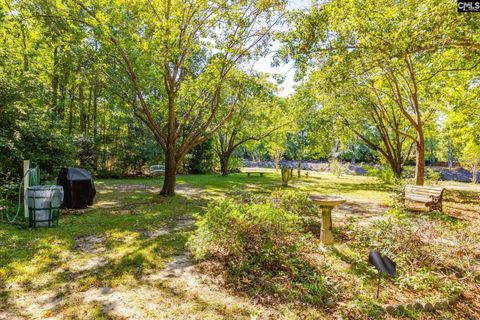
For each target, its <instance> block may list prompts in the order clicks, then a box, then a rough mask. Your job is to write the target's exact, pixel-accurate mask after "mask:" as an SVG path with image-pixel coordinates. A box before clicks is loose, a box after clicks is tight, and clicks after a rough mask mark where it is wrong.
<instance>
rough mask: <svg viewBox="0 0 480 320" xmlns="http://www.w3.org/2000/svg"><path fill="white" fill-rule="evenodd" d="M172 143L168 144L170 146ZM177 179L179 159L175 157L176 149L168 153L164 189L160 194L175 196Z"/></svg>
mask: <svg viewBox="0 0 480 320" xmlns="http://www.w3.org/2000/svg"><path fill="white" fill-rule="evenodd" d="M169 147H171V146H170V145H169V146H167V150H168V148H169ZM176 179H177V159H176V158H175V151H174V150H169V151H167V153H166V158H165V177H164V179H163V186H162V191H160V195H162V196H166V197H168V196H173V195H175V183H176Z"/></svg>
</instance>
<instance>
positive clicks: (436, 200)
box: [403, 184, 445, 211]
mask: <svg viewBox="0 0 480 320" xmlns="http://www.w3.org/2000/svg"><path fill="white" fill-rule="evenodd" d="M444 191H445V188H442V187H423V186H413V185H408V184H407V185H406V186H405V188H404V189H403V197H404V200H408V201H413V202H420V203H424V204H425V207H427V208H429V210H430V211H433V210H438V211H442V210H443V208H442V201H443V192H444Z"/></svg>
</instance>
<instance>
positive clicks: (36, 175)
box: [2, 167, 40, 223]
mask: <svg viewBox="0 0 480 320" xmlns="http://www.w3.org/2000/svg"><path fill="white" fill-rule="evenodd" d="M27 176H28V185H29V186H38V185H39V184H40V169H39V168H38V167H35V168H31V169H28V170H27V172H25V174H24V175H23V177H22V180H21V181H20V186H19V187H18V204H17V210H16V212H15V215H14V216H13V218H12V217H11V216H10V213H9V212H8V206H7V203H8V193H7V195H6V196H5V200H4V203H5V206H4V208H3V210H2V213H3V214H5V216H6V217H7V220H8V222H10V223H14V222H15V220H17V218H18V214H19V213H20V211H22V207H23V206H22V192H23V183H24V181H25V178H26V177H27Z"/></svg>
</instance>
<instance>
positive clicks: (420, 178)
mask: <svg viewBox="0 0 480 320" xmlns="http://www.w3.org/2000/svg"><path fill="white" fill-rule="evenodd" d="M416 146H417V154H416V162H415V184H416V185H417V186H423V184H424V182H425V139H424V137H423V134H422V133H421V132H419V133H418V135H417V142H416Z"/></svg>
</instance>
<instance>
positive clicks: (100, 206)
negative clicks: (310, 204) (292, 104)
mask: <svg viewBox="0 0 480 320" xmlns="http://www.w3.org/2000/svg"><path fill="white" fill-rule="evenodd" d="M159 185H160V181H158V180H157V179H135V180H107V181H98V182H97V189H98V196H97V199H96V203H95V205H94V206H93V208H89V209H87V210H82V211H75V212H66V213H65V214H63V216H62V218H61V221H60V227H59V228H56V229H37V230H22V229H18V228H17V227H14V226H10V225H6V224H0V319H49V318H50V319H64V318H67V319H111V318H113V319H122V318H125V319H231V318H246V319H250V318H259V319H262V318H272V319H277V318H288V319H295V318H312V319H318V318H322V317H325V315H322V313H318V311H316V310H312V309H310V308H302V309H301V311H299V310H297V309H296V308H295V307H292V306H288V305H286V306H282V305H280V306H271V307H269V306H265V305H258V304H256V303H254V302H252V300H251V299H249V297H247V296H245V295H243V294H242V293H239V292H235V293H233V292H231V291H230V290H228V289H227V288H225V286H224V285H223V283H222V279H221V278H216V277H212V276H207V275H205V274H204V273H203V272H202V271H201V270H198V269H196V267H195V266H194V265H193V264H192V261H191V259H190V257H189V256H188V253H187V251H186V249H185V242H186V240H187V238H188V236H189V235H190V234H191V231H192V230H193V228H194V226H193V219H192V215H193V214H195V213H201V212H202V211H203V210H204V209H205V207H206V205H207V204H208V202H209V201H210V199H212V198H214V197H219V196H223V195H224V194H225V192H235V190H237V189H238V190H245V189H249V190H252V191H255V192H270V191H272V190H276V189H278V188H280V185H281V182H280V178H279V176H278V175H277V174H273V173H272V174H268V175H266V176H265V177H254V176H251V177H247V176H246V175H244V174H237V175H233V176H231V177H228V178H225V177H220V176H216V175H209V176H181V177H179V186H178V188H177V191H178V195H177V196H176V197H174V198H169V199H165V198H162V197H159V196H158V193H159V191H160V190H159ZM290 188H297V189H301V190H304V191H307V192H316V193H330V194H331V193H334V194H341V195H343V196H344V197H346V199H347V202H346V203H345V204H343V205H341V206H339V207H338V208H336V209H335V210H334V213H333V215H334V219H335V220H334V225H335V226H336V225H338V226H341V225H347V224H348V223H351V222H352V221H355V222H356V223H357V224H359V225H368V224H369V223H371V222H372V221H377V220H380V219H384V218H385V216H384V213H385V211H386V210H387V209H388V203H389V199H390V197H389V192H390V191H391V188H390V187H389V186H386V185H383V184H381V183H378V182H376V181H374V180H373V179H369V178H366V177H343V178H339V179H338V178H335V177H332V176H330V175H326V174H325V175H316V176H311V177H310V178H308V179H305V178H302V179H300V180H295V181H293V182H292V183H291V187H290ZM448 197H449V198H448V201H447V204H446V206H447V207H448V211H449V212H450V211H451V212H453V214H452V215H455V214H456V215H457V216H458V217H459V218H460V219H467V218H466V217H467V216H468V219H469V221H472V220H475V219H476V217H477V218H478V214H479V212H478V211H476V208H477V207H476V206H478V204H479V203H480V201H479V202H477V200H476V199H473V200H472V198H471V197H472V196H471V193H468V194H467V195H466V194H465V193H464V190H457V191H454V192H452V193H450V195H449V196H448ZM435 218H436V217H435ZM340 260H341V259H340ZM345 261H346V262H345V266H344V267H345V268H350V266H351V261H350V260H348V259H346V260H345ZM337 307H338V308H341V306H337ZM329 315H331V314H329ZM327 319H328V317H327Z"/></svg>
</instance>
